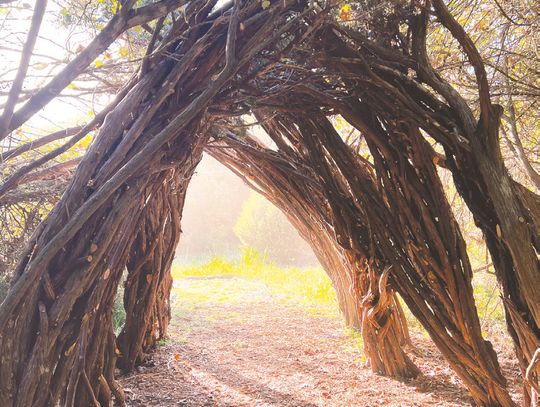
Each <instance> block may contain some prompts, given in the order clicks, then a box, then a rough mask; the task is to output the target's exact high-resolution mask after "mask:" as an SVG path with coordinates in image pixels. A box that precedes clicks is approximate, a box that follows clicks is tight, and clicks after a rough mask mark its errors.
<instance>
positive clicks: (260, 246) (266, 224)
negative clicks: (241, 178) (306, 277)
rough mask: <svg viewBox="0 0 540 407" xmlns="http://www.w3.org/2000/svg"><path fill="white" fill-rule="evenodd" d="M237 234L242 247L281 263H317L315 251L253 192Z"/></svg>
mask: <svg viewBox="0 0 540 407" xmlns="http://www.w3.org/2000/svg"><path fill="white" fill-rule="evenodd" d="M234 233H235V234H236V236H237V237H238V238H239V239H240V241H241V242H242V244H244V245H245V246H249V247H252V248H254V249H256V250H257V251H259V252H263V253H266V254H267V255H268V257H270V258H272V259H273V260H275V261H276V262H278V263H279V264H283V265H289V264H294V265H300V264H302V265H304V264H316V260H315V258H314V255H313V252H312V251H311V249H310V248H309V246H308V245H307V243H306V242H305V241H304V240H303V239H302V238H301V237H300V235H298V232H297V231H296V230H295V229H294V227H293V226H292V225H291V224H290V223H289V221H288V220H287V218H286V217H285V216H284V215H283V214H282V213H281V212H280V210H279V209H277V208H276V207H275V206H273V205H272V204H271V203H270V202H268V201H267V200H266V199H264V198H263V197H262V196H260V195H259V194H256V193H254V192H252V193H251V195H250V196H249V198H248V199H247V200H246V201H245V202H244V205H243V207H242V212H241V213H240V215H239V217H238V220H237V221H236V225H235V226H234Z"/></svg>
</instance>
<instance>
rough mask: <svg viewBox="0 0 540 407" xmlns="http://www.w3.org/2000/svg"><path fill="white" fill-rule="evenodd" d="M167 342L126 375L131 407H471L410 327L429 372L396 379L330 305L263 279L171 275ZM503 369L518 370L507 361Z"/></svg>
mask: <svg viewBox="0 0 540 407" xmlns="http://www.w3.org/2000/svg"><path fill="white" fill-rule="evenodd" d="M169 333H170V339H169V340H168V341H167V342H166V343H164V344H163V345H162V346H160V347H159V349H158V350H157V351H156V352H155V354H153V355H152V357H151V359H150V360H149V361H148V363H147V364H146V365H144V366H141V367H140V368H139V369H138V371H137V372H136V373H134V374H132V375H130V376H127V377H124V378H122V379H121V384H122V385H123V386H124V388H125V389H126V395H127V398H128V406H133V407H142V406H148V407H150V406H151V407H158V406H159V407H167V406H223V407H225V406H230V407H233V406H234V407H236V406H246V407H247V406H310V407H311V406H325V407H326V406H336V407H337V406H339V407H344V406H365V407H369V406H400V407H401V406H456V407H457V406H465V405H470V403H471V400H470V398H469V397H468V396H467V392H466V391H465V390H464V388H463V387H462V386H461V384H460V382H459V380H458V379H457V377H456V376H455V375H454V374H453V373H452V371H451V370H450V368H449V367H448V365H447V364H446V363H445V362H444V360H443V359H442V357H441V356H440V354H439V353H438V352H437V350H436V349H434V347H433V346H432V345H431V344H430V342H429V340H428V339H427V338H426V337H425V336H424V335H422V334H421V333H413V341H414V343H415V349H414V350H413V355H412V357H413V359H414V360H415V363H416V364H417V365H418V366H419V367H420V368H421V370H422V372H423V375H422V376H421V377H419V378H417V379H415V380H410V381H407V382H398V381H395V380H390V379H387V378H385V377H380V376H377V375H375V374H373V373H372V372H371V371H370V370H369V368H368V367H366V366H365V363H364V360H363V357H362V354H361V348H360V347H361V342H360V339H359V337H358V335H356V334H352V333H350V332H348V331H347V330H346V329H344V327H343V326H342V323H341V321H340V319H339V316H338V315H336V314H335V311H334V310H329V309H328V307H326V308H325V307H316V306H310V305H306V304H297V303H295V301H294V299H292V298H287V297H283V296H281V295H279V294H276V293H275V292H272V291H270V290H269V289H268V288H267V287H266V286H265V285H264V284H262V283H260V282H254V281H246V280H241V279H235V278H233V279H230V278H228V279H227V278H198V279H183V280H178V281H176V282H175V288H174V305H173V320H172V324H171V327H170V332H169ZM502 360H503V365H504V367H505V369H507V370H509V374H510V375H511V376H514V377H517V374H518V373H517V369H516V367H515V366H512V365H511V360H510V359H508V358H503V359H502Z"/></svg>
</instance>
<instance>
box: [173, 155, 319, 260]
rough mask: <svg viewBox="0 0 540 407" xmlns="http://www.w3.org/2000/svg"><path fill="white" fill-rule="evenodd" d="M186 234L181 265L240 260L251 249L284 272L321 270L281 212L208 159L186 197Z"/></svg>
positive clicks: (178, 256) (178, 255)
mask: <svg viewBox="0 0 540 407" xmlns="http://www.w3.org/2000/svg"><path fill="white" fill-rule="evenodd" d="M182 232H183V233H182V237H181V239H180V244H179V246H178V248H177V250H176V262H177V263H180V264H189V263H194V262H195V263H202V262H206V261H208V260H209V259H211V258H212V257H213V256H217V255H219V256H222V257H226V258H229V259H235V258H238V257H240V256H241V253H242V251H243V248H244V247H246V246H247V247H250V248H252V249H255V250H257V251H258V252H260V253H261V254H263V255H265V257H266V259H267V260H268V261H271V262H273V263H276V264H278V265H280V266H316V265H318V264H319V263H318V262H317V259H316V257H315V255H314V254H313V252H312V250H311V248H310V247H309V245H308V244H307V243H306V242H304V240H303V239H302V238H301V237H300V236H299V235H298V233H297V232H296V230H295V229H294V227H293V226H292V225H291V224H290V223H289V221H288V220H287V219H286V217H285V215H283V214H282V213H281V212H280V211H279V209H277V208H276V207H274V206H273V205H272V204H271V203H270V202H268V200H266V199H265V198H264V197H263V196H261V195H259V194H257V193H256V192H254V191H252V190H251V189H250V188H249V187H248V186H247V185H246V184H244V182H243V181H242V180H241V179H240V178H238V177H237V176H236V175H234V174H233V173H232V172H231V171H229V170H228V169H227V168H226V167H224V166H223V165H221V164H220V163H219V162H217V161H216V160H215V159H213V158H212V157H210V156H208V155H206V154H205V155H204V157H203V159H202V161H201V163H200V164H199V165H198V167H197V171H196V172H195V174H194V176H193V178H192V180H191V183H190V185H189V188H188V191H187V195H186V202H185V207H184V212H183V217H182Z"/></svg>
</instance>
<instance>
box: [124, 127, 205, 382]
mask: <svg viewBox="0 0 540 407" xmlns="http://www.w3.org/2000/svg"><path fill="white" fill-rule="evenodd" d="M204 142H205V138H204V137H201V138H200V139H199V140H197V142H196V144H195V147H193V149H192V151H191V153H190V155H191V159H190V162H189V165H188V166H185V167H180V168H175V169H171V170H167V171H165V172H164V174H163V175H162V176H161V177H160V179H159V180H158V182H157V183H155V184H153V185H152V186H150V187H149V188H148V189H147V191H146V194H145V195H144V196H143V199H142V202H145V204H144V208H143V210H142V213H141V221H140V223H139V225H138V228H137V230H138V233H137V237H136V238H135V240H134V242H133V245H132V247H131V249H130V253H129V260H128V262H127V271H128V276H127V280H126V282H125V288H124V308H125V310H126V322H125V324H124V327H123V328H122V331H121V332H120V334H119V336H118V341H117V342H118V349H119V350H120V356H119V359H118V367H119V368H120V369H122V371H124V372H129V371H131V370H133V368H134V367H135V366H136V365H137V364H138V363H140V362H141V361H143V359H144V355H145V354H146V353H148V352H149V351H150V350H151V349H153V348H154V347H155V346H156V344H157V342H158V341H159V340H161V339H163V338H165V337H166V336H167V327H168V325H169V320H170V317H171V312H170V303H169V299H170V291H171V287H172V276H171V266H172V262H173V259H174V255H175V252H176V247H177V245H178V242H179V240H180V234H181V233H182V231H181V226H180V225H181V220H182V210H183V207H184V200H185V197H186V190H187V187H188V184H189V181H190V180H191V177H192V175H193V172H194V171H195V168H196V166H197V164H198V163H199V161H200V160H201V158H202V147H203V145H204Z"/></svg>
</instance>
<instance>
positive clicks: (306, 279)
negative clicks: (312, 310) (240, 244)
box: [172, 247, 337, 308]
mask: <svg viewBox="0 0 540 407" xmlns="http://www.w3.org/2000/svg"><path fill="white" fill-rule="evenodd" d="M172 273H173V278H175V279H180V278H186V277H212V276H219V277H240V278H244V279H247V280H259V281H263V282H264V283H265V284H266V285H267V286H268V287H269V288H270V289H271V290H272V291H274V292H276V293H277V294H281V295H284V296H285V297H287V298H289V299H292V300H294V301H295V302H297V303H303V304H304V305H324V306H329V307H334V308H335V307H337V300H336V295H335V292H334V289H333V287H332V283H331V281H330V279H329V278H328V276H327V275H326V273H325V272H324V270H323V269H322V268H320V267H310V268H296V267H289V268H283V267H279V266H277V265H275V264H273V263H271V262H269V261H268V260H267V258H266V257H265V256H263V255H261V253H260V252H258V251H256V250H255V249H253V248H249V247H246V248H244V251H243V255H242V257H241V258H240V259H238V260H234V261H232V260H226V259H224V258H222V257H218V256H216V257H213V258H212V259H211V260H210V261H209V262H208V263H206V264H203V265H190V266H178V265H176V266H174V267H173V272H172Z"/></svg>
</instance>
